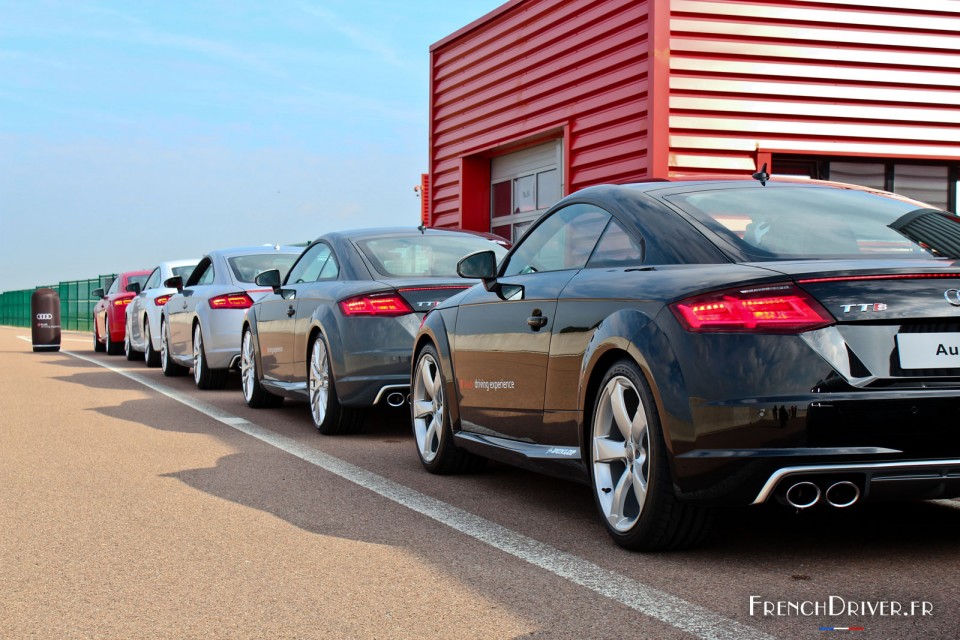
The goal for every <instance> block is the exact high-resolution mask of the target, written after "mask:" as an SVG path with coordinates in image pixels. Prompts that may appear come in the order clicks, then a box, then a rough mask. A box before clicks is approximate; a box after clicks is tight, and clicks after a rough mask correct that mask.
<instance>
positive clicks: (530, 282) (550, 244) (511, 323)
mask: <svg viewBox="0 0 960 640" xmlns="http://www.w3.org/2000/svg"><path fill="white" fill-rule="evenodd" d="M609 220H610V214H609V213H607V212H606V211H603V210H602V209H600V208H598V207H595V206H593V205H589V204H573V205H569V206H566V207H564V208H562V209H558V210H557V211H555V212H553V213H552V214H549V215H548V217H546V218H544V219H543V220H542V221H541V222H540V223H538V225H537V226H536V227H535V228H534V229H533V230H532V231H531V232H530V233H528V234H527V235H526V236H525V237H524V238H523V240H521V242H520V244H519V245H518V246H517V247H516V248H515V249H514V251H513V252H512V253H511V254H510V255H509V256H508V257H507V258H506V263H505V264H504V265H503V266H502V267H501V270H500V277H499V278H498V279H497V282H496V285H495V286H494V287H492V290H491V291H487V290H486V289H484V288H483V287H475V288H474V289H471V290H470V291H469V292H468V293H467V294H466V297H465V299H464V301H463V302H461V304H460V309H459V312H458V314H457V321H456V329H455V331H454V369H455V370H456V375H457V379H458V385H459V391H460V415H461V421H462V428H463V429H464V430H465V431H477V432H481V433H485V434H488V435H497V436H501V437H506V438H515V439H519V438H531V437H532V438H533V439H534V440H537V441H539V440H540V438H538V437H537V434H538V433H539V431H540V429H541V428H542V421H543V410H544V392H545V386H546V375H547V364H548V358H549V352H550V341H551V335H552V333H553V331H554V316H555V313H556V309H557V300H558V298H559V297H560V293H561V291H563V288H564V287H565V286H566V285H567V283H568V282H569V281H570V280H571V279H572V278H573V277H574V275H576V273H577V272H578V270H579V269H581V268H582V267H583V266H584V265H585V264H586V262H587V260H588V258H589V257H590V253H591V252H592V250H593V247H594V246H595V245H596V243H597V239H598V238H599V237H600V234H601V233H602V232H603V230H604V228H605V227H606V225H607V222H608V221H609Z"/></svg>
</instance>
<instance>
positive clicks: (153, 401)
mask: <svg viewBox="0 0 960 640" xmlns="http://www.w3.org/2000/svg"><path fill="white" fill-rule="evenodd" d="M63 338H64V339H63V350H62V351H61V352H59V353H33V352H32V350H31V346H30V343H29V331H28V330H24V329H16V328H11V327H0V388H2V392H0V638H3V639H7V638H12V639H16V638H457V639H460V638H525V637H536V638H617V639H623V638H657V639H659V638H689V637H694V638H807V637H811V638H813V637H817V638H822V637H824V636H825V635H826V636H827V637H832V636H834V635H835V634H838V633H839V634H853V636H854V637H860V638H958V637H960V581H958V579H957V577H958V569H960V562H958V561H960V535H958V534H960V503H958V502H957V501H937V502H912V503H893V504H876V505H867V506H865V507H863V508H858V509H851V510H845V511H838V510H827V509H815V510H811V511H810V512H804V513H800V514H797V513H794V512H793V511H791V510H788V509H785V508H783V507H779V506H772V507H760V508H744V509H735V510H730V511H727V512H724V513H723V514H722V515H721V518H720V522H719V524H718V527H717V530H716V532H715V534H714V536H713V537H712V539H711V540H710V542H709V544H707V545H706V546H704V547H702V548H699V549H696V550H692V551H683V552H671V553H662V554H638V553H630V552H627V551H623V550H621V549H620V548H618V547H617V546H616V545H615V544H613V542H612V541H610V539H609V538H608V537H607V535H606V533H605V532H604V530H603V527H602V526H601V524H600V523H599V521H598V519H597V515H596V512H595V507H594V504H593V498H592V496H591V494H590V490H589V489H588V488H587V487H585V486H582V485H579V484H575V483H568V482H563V481H559V480H555V479H551V478H546V477H543V476H539V475H536V474H532V473H528V472H525V471H520V470H517V469H513V468H511V467H507V466H503V465H490V466H489V467H488V469H487V470H486V471H484V472H482V473H480V474H474V475H467V476H457V477H435V476H431V475H430V474H427V473H426V472H424V471H423V470H422V468H421V467H420V464H419V462H418V461H417V458H416V454H415V451H414V444H413V438H412V436H411V434H410V428H409V423H408V419H407V417H406V414H405V413H404V412H402V411H396V410H385V411H376V412H374V413H372V414H371V415H370V416H369V417H368V419H367V421H366V424H365V426H364V429H363V430H362V432H361V433H359V434H357V435H353V436H342V437H324V436H320V435H318V434H317V433H316V431H315V430H314V429H313V426H312V423H311V421H310V417H309V413H308V409H307V407H306V405H305V404H303V403H296V402H289V401H288V402H286V403H285V404H284V405H283V407H282V408H280V409H271V410H252V409H249V408H248V407H247V406H246V404H245V403H244V402H243V397H242V395H241V392H240V388H239V377H238V376H236V375H232V376H231V379H230V382H229V384H228V387H227V389H225V390H223V391H207V392H204V391H199V390H198V389H196V387H195V386H194V384H193V379H192V377H184V378H165V377H164V376H163V374H162V373H161V372H160V371H159V370H158V369H147V368H146V367H145V366H144V364H143V362H142V361H141V362H127V361H126V360H125V359H124V358H123V357H122V356H121V357H115V356H107V355H105V354H102V353H94V352H93V349H92V338H91V337H90V335H89V334H83V333H65V334H64V337H63ZM751 603H753V608H752V610H751ZM764 603H770V604H767V605H766V607H768V608H770V607H779V615H764V606H765V605H764ZM818 605H819V606H820V607H821V608H820V610H819V611H818V610H817V608H816V607H817V606H818ZM800 607H802V609H800ZM853 607H856V609H857V612H856V613H855V614H851V613H850V611H851V608H853ZM869 607H872V608H873V612H872V613H869V612H868V613H866V614H864V613H863V611H864V610H865V609H867V608H869ZM897 607H899V608H900V610H901V611H902V612H904V613H905V612H909V611H910V610H911V607H912V608H913V610H914V612H915V613H916V615H913V616H907V615H890V614H891V613H892V612H893V611H894V609H895V608H897ZM841 610H842V612H841ZM924 610H926V611H927V613H928V615H921V613H923V612H924ZM801 611H802V612H806V613H809V614H810V615H803V614H802V613H801ZM834 612H836V613H839V614H840V615H831V614H832V613H834ZM884 613H886V614H887V615H884ZM842 627H855V628H856V627H862V628H863V630H862V631H860V630H851V631H844V630H840V628H842ZM828 628H834V629H838V630H834V631H831V630H826V629H828Z"/></svg>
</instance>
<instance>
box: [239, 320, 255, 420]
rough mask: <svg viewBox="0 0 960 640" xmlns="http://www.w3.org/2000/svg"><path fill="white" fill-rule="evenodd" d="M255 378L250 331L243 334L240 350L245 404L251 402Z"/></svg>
mask: <svg viewBox="0 0 960 640" xmlns="http://www.w3.org/2000/svg"><path fill="white" fill-rule="evenodd" d="M256 376H257V362H256V359H255V357H254V354H253V336H252V334H251V332H250V331H244V332H243V345H242V348H241V350H240V379H241V380H242V381H243V397H244V399H245V400H246V401H247V402H251V401H252V400H253V393H254V391H255V387H254V385H255V384H256Z"/></svg>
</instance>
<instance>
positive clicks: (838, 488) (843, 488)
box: [823, 480, 860, 509]
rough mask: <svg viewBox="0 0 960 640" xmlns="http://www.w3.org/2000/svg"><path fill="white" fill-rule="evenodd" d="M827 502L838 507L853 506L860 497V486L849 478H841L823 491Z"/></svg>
mask: <svg viewBox="0 0 960 640" xmlns="http://www.w3.org/2000/svg"><path fill="white" fill-rule="evenodd" d="M823 499H824V500H826V501H827V504H828V505H830V506H831V507H836V508H837V509H845V508H846V507H850V506H853V505H854V504H855V503H856V502H857V500H859V499H860V487H858V486H857V485H856V484H854V483H852V482H850V481H849V480H841V481H840V482H835V483H833V484H832V485H830V486H829V487H828V488H827V490H826V491H825V492H824V493H823Z"/></svg>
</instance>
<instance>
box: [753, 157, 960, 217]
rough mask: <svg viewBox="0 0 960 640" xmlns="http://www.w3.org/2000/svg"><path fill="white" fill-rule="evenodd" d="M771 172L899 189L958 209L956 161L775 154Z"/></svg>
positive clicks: (948, 209)
mask: <svg viewBox="0 0 960 640" xmlns="http://www.w3.org/2000/svg"><path fill="white" fill-rule="evenodd" d="M772 173H773V174H774V175H793V176H805V177H809V178H815V179H819V180H833V181H834V182H847V183H850V184H857V185H860V186H863V187H869V188H871V189H882V190H884V191H892V192H894V193H899V194H900V195H902V196H906V197H908V198H913V199H914V200H919V201H921V202H925V203H927V204H929V205H931V206H934V207H937V208H940V209H945V210H947V211H954V212H955V211H956V210H957V189H958V183H957V173H958V165H956V164H951V163H939V164H936V163H922V162H915V163H914V162H908V161H903V160H899V159H896V158H890V159H886V160H870V161H866V160H858V159H856V158H828V157H816V156H810V157H807V156H786V155H784V156H781V155H775V156H774V157H773V171H772Z"/></svg>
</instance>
